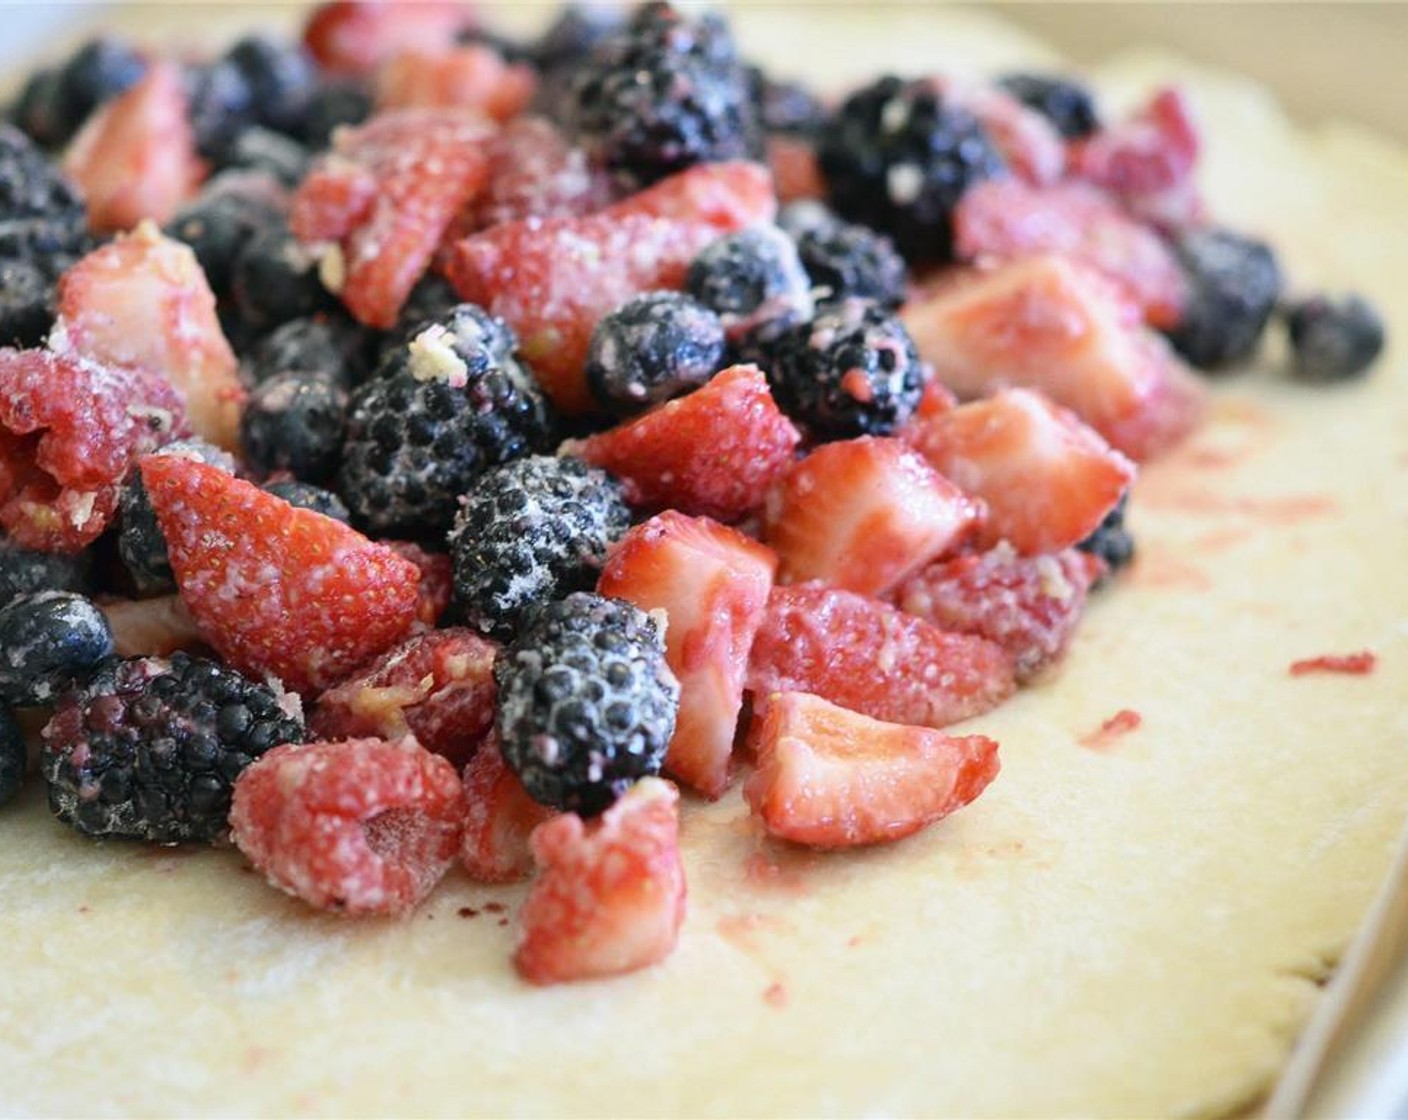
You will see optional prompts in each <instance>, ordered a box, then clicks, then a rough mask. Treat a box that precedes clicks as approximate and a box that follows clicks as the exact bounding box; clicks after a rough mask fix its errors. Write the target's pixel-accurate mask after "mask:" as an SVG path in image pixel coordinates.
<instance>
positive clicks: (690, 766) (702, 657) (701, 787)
mask: <svg viewBox="0 0 1408 1120" xmlns="http://www.w3.org/2000/svg"><path fill="white" fill-rule="evenodd" d="M776 567H777V558H776V557H775V556H774V555H773V554H772V552H771V551H770V550H768V549H767V548H764V547H763V546H762V545H760V544H758V542H757V541H754V540H751V539H750V538H748V537H745V536H744V535H743V534H742V533H740V532H738V531H737V530H735V529H729V528H726V527H725V526H723V525H720V524H718V523H717V522H715V521H710V520H709V519H708V518H695V517H686V516H685V515H684V514H682V513H677V512H675V511H673V510H671V511H667V512H665V513H662V514H660V515H659V516H657V517H653V518H651V519H650V520H649V521H647V522H645V523H643V524H641V525H637V526H636V527H635V528H634V529H632V530H631V531H630V532H628V533H627V534H626V535H625V536H624V537H623V538H622V539H621V541H620V542H619V543H618V544H617V545H616V547H615V548H614V549H613V550H612V552H611V555H610V557H609V558H608V559H607V562H606V566H605V568H603V569H602V573H601V578H600V580H599V581H598V582H597V591H598V593H600V594H602V595H607V596H610V597H611V598H615V599H625V600H627V601H628V602H631V603H634V604H635V605H636V606H638V607H640V608H641V610H644V611H656V610H663V611H664V612H665V614H666V616H667V618H668V624H667V625H666V627H665V661H666V663H667V664H668V665H669V666H670V669H671V670H672V671H673V672H674V674H675V676H676V678H678V680H679V682H680V706H679V714H678V716H677V717H676V719H675V733H674V736H673V737H672V738H671V739H670V747H669V753H668V754H667V755H666V757H665V768H666V769H667V770H668V771H669V772H670V773H671V774H672V775H673V776H674V777H676V778H678V779H680V781H682V782H685V783H686V784H688V785H690V786H692V787H693V788H694V789H697V790H698V791H699V792H700V793H702V794H704V796H706V797H709V798H715V797H718V796H719V794H721V793H723V791H724V790H725V789H726V788H727V787H728V783H729V760H730V757H731V756H732V753H733V736H734V728H735V726H736V724H737V723H738V713H739V711H740V710H741V709H742V707H743V680H744V677H745V675H746V672H747V668H748V651H749V649H750V648H751V647H752V645H753V636H754V635H755V634H756V633H757V631H758V627H759V626H760V625H761V624H762V621H763V613H764V611H765V610H766V609H767V602H768V592H769V590H770V589H771V588H772V579H773V571H774V569H775V568H776Z"/></svg>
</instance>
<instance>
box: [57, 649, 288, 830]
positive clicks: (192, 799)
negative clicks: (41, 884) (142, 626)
mask: <svg viewBox="0 0 1408 1120" xmlns="http://www.w3.org/2000/svg"><path fill="white" fill-rule="evenodd" d="M297 711H298V708H297V706H296V702H295V701H291V700H290V699H289V697H287V696H286V695H281V694H279V693H276V692H274V691H273V690H272V689H270V688H267V687H266V686H264V685H262V684H257V683H255V682H254V681H251V680H249V679H247V678H245V677H243V676H241V675H240V674H239V673H237V672H235V671H234V670H233V669H230V668H227V667H225V666H224V665H220V664H217V663H216V662H214V661H206V660H204V659H201V658H193V657H188V656H187V655H186V654H184V653H175V654H172V656H171V659H170V660H169V661H167V660H165V659H163V658H159V657H133V658H111V659H109V660H107V661H105V662H103V663H102V665H100V666H99V667H98V669H97V670H96V671H95V672H94V673H93V675H92V677H91V678H90V680H89V681H88V683H87V684H86V685H85V686H84V687H83V688H81V689H78V690H76V691H74V692H71V693H69V694H68V695H67V696H65V697H64V699H63V700H62V701H61V702H60V704H59V706H58V707H57V708H56V709H55V712H54V715H53V718H52V719H50V721H49V723H48V724H47V725H46V726H45V728H44V732H43V753H42V755H41V765H42V769H43V773H44V777H45V779H46V780H47V781H48V783H49V807H50V808H51V809H52V810H53V812H54V815H55V816H57V817H58V818H59V820H61V821H63V822H64V823H66V824H70V825H72V826H73V827H74V828H75V829H77V830H78V831H79V832H82V833H85V834H87V835H89V836H125V837H131V838H134V839H140V840H150V841H154V842H156V843H159V844H175V843H180V842H182V841H188V840H194V841H205V842H210V841H215V840H218V839H220V838H221V837H222V836H223V835H224V834H225V832H226V830H227V828H228V823H229V822H228V815H229V810H230V791H231V789H232V788H233V786H234V783H235V779H236V778H238V777H239V775H240V773H241V772H242V771H243V770H244V768H245V767H246V766H248V765H249V764H250V763H251V762H253V761H254V760H255V759H256V758H258V757H259V756H260V755H262V754H264V753H265V752H266V751H268V750H270V749H271V748H273V747H276V746H279V745H280V744H282V743H289V742H301V741H302V740H303V737H304V730H303V720H302V718H301V717H300V716H298V715H296V714H291V713H296V712H297Z"/></svg>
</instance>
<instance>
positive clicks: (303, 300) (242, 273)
mask: <svg viewBox="0 0 1408 1120" xmlns="http://www.w3.org/2000/svg"><path fill="white" fill-rule="evenodd" d="M230 293H231V295H232V296H233V297H234V300H235V304H236V305H237V306H238V307H239V309H240V314H242V315H243V316H244V318H245V319H246V320H248V321H249V322H250V323H251V324H253V325H254V326H257V327H263V328H265V329H269V328H273V327H277V326H279V325H280V324H281V323H287V322H288V321H289V320H290V319H298V318H302V317H303V316H307V315H312V314H314V313H315V312H317V311H320V310H329V311H331V310H332V309H333V308H334V306H335V304H334V302H333V299H332V297H331V296H330V295H329V294H328V292H327V289H325V288H324V287H323V285H322V281H321V280H319V279H318V259H317V257H316V256H315V255H314V254H313V253H311V252H309V251H308V250H307V249H305V248H304V247H303V246H302V245H300V244H299V243H298V239H297V238H296V237H294V236H293V234H292V233H291V232H290V231H289V228H288V226H287V224H285V223H283V222H278V223H276V224H273V225H269V226H266V227H265V228H264V229H263V230H262V231H261V232H259V233H257V234H255V236H254V237H252V238H251V239H250V240H249V241H248V242H246V244H245V246H244V248H243V249H241V250H240V252H239V253H238V254H237V255H236V257H235V260H234V264H233V266H232V267H231V270H230Z"/></svg>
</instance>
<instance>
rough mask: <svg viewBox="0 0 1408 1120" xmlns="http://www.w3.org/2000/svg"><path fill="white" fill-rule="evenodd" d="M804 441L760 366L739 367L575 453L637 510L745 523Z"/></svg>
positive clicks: (580, 444) (577, 445) (576, 446)
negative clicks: (617, 483)
mask: <svg viewBox="0 0 1408 1120" xmlns="http://www.w3.org/2000/svg"><path fill="white" fill-rule="evenodd" d="M801 439H802V437H801V434H800V433H799V432H798V431H797V429H796V428H795V427H794V426H793V424H792V421H790V420H788V419H787V417H786V416H784V415H783V414H782V412H781V410H779V409H778V407H777V404H776V402H775V401H774V400H773V399H772V392H771V391H770V390H769V388H768V383H767V378H766V377H764V376H763V374H762V372H761V371H760V370H759V369H758V367H757V366H732V367H730V368H729V369H726V370H724V371H723V372H722V373H720V374H717V375H715V376H714V378H713V379H712V380H710V381H709V382H708V383H707V384H706V385H704V386H702V387H701V388H698V389H696V390H695V391H694V392H692V393H689V394H687V395H686V396H683V397H677V398H676V399H675V400H672V401H668V402H666V403H665V404H663V405H659V406H658V407H656V408H654V409H652V410H651V411H649V412H647V413H645V414H644V415H643V416H638V417H636V419H634V420H630V421H627V422H626V423H624V424H621V425H619V426H618V427H615V428H611V429H609V430H608V431H605V432H601V433H599V434H597V435H594V436H588V437H587V438H586V439H584V440H580V441H576V442H574V443H571V444H569V445H568V446H567V450H569V451H571V453H572V454H574V455H580V456H581V457H582V458H583V459H585V460H586V461H587V462H589V463H593V464H595V465H596V466H598V467H602V468H603V469H605V470H608V471H610V472H611V473H612V474H614V475H616V477H618V478H619V479H620V480H621V482H622V484H623V485H624V486H625V491H626V500H627V501H628V502H630V504H631V505H633V506H635V507H636V508H637V509H644V510H657V509H663V508H670V509H677V510H680V511H681V512H683V513H688V514H694V515H698V516H702V517H712V518H715V519H716V520H719V521H737V520H738V519H739V518H741V517H743V516H745V515H746V514H748V513H751V512H752V511H753V510H755V509H757V508H758V507H760V506H761V505H762V504H763V499H764V497H765V496H766V495H767V492H768V487H769V486H771V485H772V484H773V482H774V481H775V480H776V479H777V478H778V477H779V476H780V475H781V474H782V472H783V471H784V470H786V469H787V466H788V464H789V463H791V462H792V455H793V452H794V451H795V450H796V448H797V445H798V444H799V443H800V442H801Z"/></svg>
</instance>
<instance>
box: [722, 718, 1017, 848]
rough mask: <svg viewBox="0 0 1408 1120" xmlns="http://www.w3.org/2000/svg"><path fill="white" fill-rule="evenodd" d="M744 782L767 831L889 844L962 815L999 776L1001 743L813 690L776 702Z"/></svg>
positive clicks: (843, 843)
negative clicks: (872, 713)
mask: <svg viewBox="0 0 1408 1120" xmlns="http://www.w3.org/2000/svg"><path fill="white" fill-rule="evenodd" d="M749 740H750V742H751V743H752V744H753V747H754V750H755V751H756V752H757V757H758V768H757V769H756V770H755V771H754V772H753V773H752V774H751V775H749V777H748V781H747V782H746V783H745V784H744V786H743V795H744V796H745V797H746V798H747V799H748V804H749V805H750V806H751V807H752V809H753V812H755V813H757V814H758V815H759V816H760V817H762V819H763V823H764V825H766V826H767V830H768V832H770V833H771V834H772V835H774V836H777V837H780V838H782V839H783V840H792V841H795V842H796V843H798V844H809V845H811V846H812V847H816V848H851V847H856V846H858V845H862V844H881V843H885V842H888V841H891V840H899V839H901V838H902V837H905V836H909V835H911V834H912V833H915V832H918V831H919V830H920V829H921V828H924V827H925V826H926V825H930V824H933V823H934V822H935V821H937V820H939V819H940V818H942V817H946V816H948V815H949V814H950V813H952V812H953V811H954V810H955V809H961V808H962V807H963V806H964V805H967V804H968V803H969V802H970V801H972V800H973V799H974V798H976V797H977V796H978V795H979V794H980V793H982V792H983V790H985V789H986V788H987V787H988V784H989V783H990V782H991V781H992V780H993V779H994V778H995V777H997V771H998V767H999V763H998V758H997V744H996V743H995V742H993V741H992V740H991V739H989V738H987V737H986V736H983V735H963V736H953V735H945V734H943V733H942V732H939V731H935V730H932V729H931V728H928V727H905V726H903V725H901V724H896V723H885V722H882V721H880V720H877V719H871V718H870V717H869V716H865V715H861V714H860V713H859V712H854V711H849V710H847V709H846V708H840V707H837V706H836V705H835V704H829V703H827V702H826V701H825V700H823V699H822V698H821V697H819V696H812V695H809V694H808V693H805V692H782V693H778V694H777V695H775V696H773V697H772V698H771V699H770V700H769V701H768V706H767V714H766V715H764V716H763V718H762V719H760V720H758V721H757V722H755V723H754V725H753V727H752V729H751V731H750V734H749Z"/></svg>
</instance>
